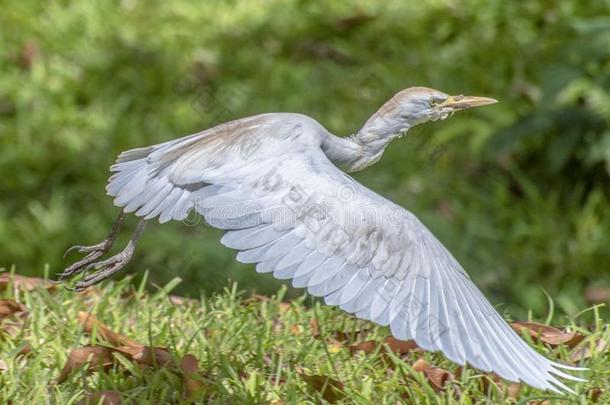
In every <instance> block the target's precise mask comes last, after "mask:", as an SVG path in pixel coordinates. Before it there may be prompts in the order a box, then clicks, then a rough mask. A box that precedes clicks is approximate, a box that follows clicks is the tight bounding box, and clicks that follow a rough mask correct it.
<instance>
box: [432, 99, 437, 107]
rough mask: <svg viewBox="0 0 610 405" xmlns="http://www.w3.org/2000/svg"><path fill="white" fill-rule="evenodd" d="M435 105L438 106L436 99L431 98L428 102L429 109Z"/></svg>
mask: <svg viewBox="0 0 610 405" xmlns="http://www.w3.org/2000/svg"><path fill="white" fill-rule="evenodd" d="M437 104H438V100H437V99H435V98H433V99H431V100H430V107H434V106H436V105H437Z"/></svg>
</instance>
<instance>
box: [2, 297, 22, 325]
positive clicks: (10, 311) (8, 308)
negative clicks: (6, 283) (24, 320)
mask: <svg viewBox="0 0 610 405" xmlns="http://www.w3.org/2000/svg"><path fill="white" fill-rule="evenodd" d="M27 314H28V310H27V308H26V307H25V306H23V305H22V304H20V303H18V302H17V301H13V300H8V299H2V300H0V320H3V319H6V318H9V317H13V316H17V317H24V316H26V315H27Z"/></svg>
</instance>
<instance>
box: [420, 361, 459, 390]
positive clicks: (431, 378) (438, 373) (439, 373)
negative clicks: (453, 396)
mask: <svg viewBox="0 0 610 405" xmlns="http://www.w3.org/2000/svg"><path fill="white" fill-rule="evenodd" d="M412 368H413V370H415V371H419V372H420V373H423V374H424V375H425V376H426V378H427V380H428V382H429V383H430V385H431V386H432V387H433V388H434V389H435V390H437V391H442V390H444V389H445V384H446V383H447V382H448V381H452V380H453V379H454V377H453V374H451V373H450V372H449V371H447V370H444V369H442V368H440V367H435V366H431V365H429V364H428V363H427V362H426V361H425V360H424V359H419V360H417V361H416V362H415V363H413V366H412Z"/></svg>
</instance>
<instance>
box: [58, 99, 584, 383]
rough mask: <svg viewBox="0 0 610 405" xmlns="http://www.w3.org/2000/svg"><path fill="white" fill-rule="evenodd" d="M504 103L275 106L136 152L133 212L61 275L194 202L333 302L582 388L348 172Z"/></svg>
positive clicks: (239, 245)
mask: <svg viewBox="0 0 610 405" xmlns="http://www.w3.org/2000/svg"><path fill="white" fill-rule="evenodd" d="M495 102H496V100H493V99H491V98H485V97H470V96H462V95H459V96H450V95H448V94H445V93H443V92H440V91H437V90H433V89H429V88H424V87H412V88H408V89H406V90H403V91H401V92H399V93H397V94H396V95H395V96H394V97H392V98H391V99H390V100H389V101H388V102H386V103H385V104H384V105H383V106H382V107H381V108H380V109H379V110H378V111H377V112H376V113H375V114H373V116H372V117H370V118H369V119H368V121H366V123H365V124H364V125H363V126H362V128H361V129H360V130H359V131H358V132H357V133H355V134H353V135H351V136H349V137H337V136H335V135H333V134H331V133H330V132H329V131H327V130H326V129H325V128H324V127H323V126H322V125H320V124H319V123H318V122H317V121H315V120H314V119H312V118H310V117H308V116H306V115H302V114H293V113H270V114H262V115H256V116H252V117H247V118H243V119H239V120H236V121H231V122H228V123H224V124H221V125H218V126H216V127H214V128H211V129H208V130H205V131H203V132H200V133H197V134H194V135H190V136H186V137H183V138H179V139H175V140H171V141H168V142H164V143H161V144H158V145H153V146H148V147H145V148H137V149H132V150H128V151H126V152H123V153H121V154H120V155H119V156H118V158H117V160H116V163H115V164H114V165H112V166H111V168H110V170H111V172H113V175H112V176H111V177H110V179H109V182H108V185H107V187H106V190H107V192H108V195H110V196H112V197H114V204H115V205H117V206H118V207H121V208H122V211H121V213H120V215H119V217H118V219H117V220H116V222H115V224H114V225H113V227H112V231H111V232H110V235H109V236H108V238H107V239H106V240H104V241H103V242H101V243H98V244H96V245H93V246H75V247H74V248H73V249H77V250H78V251H79V252H81V253H86V254H87V255H86V257H84V258H83V259H82V260H80V261H78V262H76V263H74V264H73V265H71V266H70V267H68V268H66V269H65V270H64V271H63V272H62V273H61V274H60V275H59V281H63V280H67V279H68V278H70V277H72V276H74V275H76V274H79V273H88V272H89V271H90V270H95V271H94V272H92V273H90V274H88V275H86V276H84V277H83V278H82V279H81V280H80V281H78V282H76V284H75V288H74V289H75V290H76V291H81V290H83V289H85V288H87V287H89V286H91V285H94V284H96V283H99V282H100V281H102V280H104V279H105V278H107V277H108V276H110V275H111V274H113V273H115V272H117V271H119V270H120V269H121V268H122V267H124V266H125V265H126V264H127V262H129V260H130V259H131V257H132V255H133V252H134V250H135V247H136V243H137V241H138V238H139V237H140V236H141V234H142V232H143V231H144V227H145V225H146V222H147V221H148V220H150V219H153V218H156V217H158V218H159V222H161V223H164V222H167V221H170V220H176V221H180V220H184V219H185V218H186V217H187V215H188V214H189V212H191V211H193V210H194V211H195V212H196V213H198V214H200V215H202V216H203V217H204V218H205V220H206V221H207V223H208V224H210V225H211V226H214V227H216V228H220V229H225V230H226V233H225V234H224V236H223V237H222V239H221V242H222V243H223V244H224V245H225V246H227V247H230V248H232V249H236V250H238V251H239V253H238V254H237V260H238V261H240V262H244V263H256V270H257V271H258V272H259V273H271V272H272V273H273V275H274V276H275V277H277V278H280V279H292V283H293V285H294V286H295V287H301V288H307V291H308V292H309V293H310V294H312V295H314V296H318V297H324V300H325V302H326V303H327V304H328V305H336V306H339V307H340V308H341V309H343V310H344V311H347V312H348V313H351V314H355V315H356V316H357V317H359V318H362V319H367V320H371V321H373V322H376V323H378V324H380V325H388V326H389V327H390V331H391V333H392V334H393V335H394V336H395V337H396V338H397V339H403V340H406V339H414V340H415V341H416V342H417V344H418V345H419V346H420V347H422V348H424V349H426V350H429V351H438V350H440V351H442V352H443V353H444V354H445V356H447V358H449V359H450V360H452V361H453V362H455V363H457V364H461V365H464V364H466V363H469V364H470V365H472V366H474V367H476V368H478V369H480V370H482V371H485V372H495V373H496V374H498V375H499V376H501V377H503V378H505V379H507V380H510V381H515V382H518V381H523V382H525V383H527V384H529V385H531V386H533V387H536V388H540V389H547V390H551V391H556V392H560V391H561V390H564V391H568V392H573V391H572V390H571V389H570V388H569V387H567V386H566V385H565V384H564V383H562V382H561V381H560V380H559V379H558V378H557V377H562V378H565V379H569V380H575V381H584V380H582V379H581V378H577V377H574V376H572V375H570V374H567V373H565V372H563V371H562V369H568V370H581V369H580V368H576V367H571V366H567V365H563V364H559V363H555V362H551V361H549V360H548V359H546V358H545V357H543V356H542V355H540V354H538V353H537V352H536V351H535V350H533V349H532V348H530V347H529V346H528V345H527V344H526V343H525V342H524V341H523V340H522V339H521V338H520V337H519V336H518V335H517V334H516V333H515V332H514V331H513V330H512V329H511V328H510V326H509V325H508V324H507V323H506V322H505V321H504V320H503V319H502V317H501V316H500V315H499V314H498V312H496V311H495V309H494V308H493V307H492V305H491V304H490V303H489V302H488V301H487V300H486V299H485V298H484V296H483V295H482V294H481V292H480V291H479V290H478V288H477V287H476V286H475V285H474V283H473V282H472V281H471V280H470V278H469V276H468V275H467V274H466V272H465V271H464V269H463V268H462V267H461V266H460V264H459V263H458V262H457V261H456V259H455V258H454V257H453V256H452V255H451V254H450V253H449V252H448V251H447V250H446V249H445V247H444V246H443V245H442V244H441V243H440V242H439V241H438V240H437V239H436V238H435V237H434V235H432V233H431V232H430V231H429V230H428V229H427V228H426V227H425V226H424V225H423V224H422V223H421V222H420V221H419V220H418V219H417V217H415V215H413V214H412V213H411V212H409V211H407V210H406V209H404V208H402V207H400V206H398V205H396V204H394V203H393V202H391V201H389V200H387V199H385V198H384V197H382V196H380V195H378V194H377V193H375V192H373V191H371V190H369V189H368V188H366V187H364V186H363V185H361V184H359V183H358V182H356V181H355V180H354V179H353V178H351V177H350V176H348V175H347V174H346V173H351V172H356V171H359V170H362V169H364V168H366V167H368V166H370V165H372V164H374V163H375V162H377V161H378V160H379V159H380V158H381V156H382V154H383V152H384V150H385V148H386V147H387V146H388V144H389V143H390V142H391V141H392V140H393V139H395V138H397V137H400V136H402V135H404V134H405V133H406V132H407V131H408V130H409V129H410V128H412V127H414V126H415V125H418V124H422V123H425V122H427V121H432V120H438V119H445V118H447V117H448V116H449V115H451V114H452V113H454V112H456V111H460V110H464V109H468V108H471V107H478V106H484V105H488V104H493V103H495ZM132 212H133V213H135V215H136V216H138V217H141V218H142V219H141V220H140V222H139V224H138V226H137V229H136V231H135V233H134V234H133V236H132V238H131V239H130V241H129V242H128V244H127V246H126V247H125V249H124V250H123V251H121V252H120V253H118V254H117V255H115V256H112V257H110V258H109V259H106V260H99V261H98V259H99V258H100V257H101V256H102V255H104V254H105V253H107V252H108V251H109V249H110V248H111V246H112V244H113V241H114V239H115V238H116V236H117V234H118V232H119V231H120V229H121V226H122V223H123V219H124V215H125V213H132Z"/></svg>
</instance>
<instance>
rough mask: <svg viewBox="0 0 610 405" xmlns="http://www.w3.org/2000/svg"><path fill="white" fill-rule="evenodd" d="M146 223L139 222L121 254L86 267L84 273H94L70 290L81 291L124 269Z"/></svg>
mask: <svg viewBox="0 0 610 405" xmlns="http://www.w3.org/2000/svg"><path fill="white" fill-rule="evenodd" d="M147 222H148V221H147V220H145V219H142V220H140V222H139V223H138V227H137V228H136V230H135V232H134V233H133V235H132V236H131V239H129V242H127V246H125V249H123V250H122V251H121V252H119V253H117V254H116V255H114V256H112V257H110V258H109V259H106V260H101V261H99V262H95V263H91V264H89V265H87V267H86V268H85V271H89V270H91V269H94V270H95V272H93V273H91V274H88V275H87V276H85V277H84V278H83V279H82V280H79V281H78V282H77V283H76V284H75V286H74V288H73V289H72V290H73V291H76V292H79V291H83V290H84V289H86V288H87V287H91V286H92V285H94V284H97V283H99V282H101V281H102V280H105V279H107V278H108V277H110V276H111V275H113V274H114V273H116V272H117V271H119V270H121V269H122V268H123V267H125V265H127V263H129V261H130V260H131V257H132V256H133V252H134V251H135V250H136V244H137V243H138V239H140V236H142V232H144V228H145V227H146V223H147Z"/></svg>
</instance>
